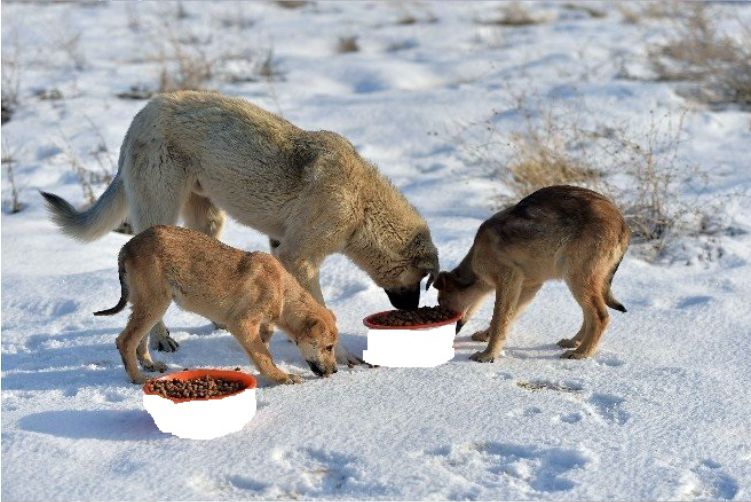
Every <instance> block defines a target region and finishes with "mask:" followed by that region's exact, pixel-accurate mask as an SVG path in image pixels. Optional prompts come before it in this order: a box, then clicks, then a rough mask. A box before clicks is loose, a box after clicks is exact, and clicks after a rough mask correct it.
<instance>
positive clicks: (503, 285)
mask: <svg viewBox="0 0 751 502" xmlns="http://www.w3.org/2000/svg"><path fill="white" fill-rule="evenodd" d="M498 279H499V280H498V281H496V292H495V307H494V308H493V318H492V319H491V320H490V328H489V329H490V342H488V346H487V347H486V348H485V350H483V351H482V352H475V353H474V354H472V355H471V356H470V359H472V360H473V361H477V362H481V363H492V362H493V361H494V360H495V358H496V357H498V355H499V354H500V353H501V350H503V345H504V343H506V333H507V331H508V328H509V326H510V325H511V323H512V321H513V319H514V310H515V309H516V305H517V304H518V303H519V297H520V294H521V290H522V276H521V273H520V272H517V271H515V270H511V269H508V271H507V272H506V273H502V274H501V276H500V277H498Z"/></svg>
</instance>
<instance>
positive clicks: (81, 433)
mask: <svg viewBox="0 0 751 502" xmlns="http://www.w3.org/2000/svg"><path fill="white" fill-rule="evenodd" d="M18 427H19V428H20V429H22V430H25V431H29V432H37V433H40V434H50V435H52V436H57V437H65V438H72V439H103V440H109V441H143V440H156V439H169V438H170V437H171V436H170V435H169V434H163V433H162V432H160V431H159V429H157V428H156V426H155V425H154V422H153V421H152V419H151V417H150V416H149V414H148V413H147V412H146V411H144V410H54V411H43V412H40V413H34V414H32V415H27V416H25V417H22V418H21V419H20V420H19V421H18Z"/></svg>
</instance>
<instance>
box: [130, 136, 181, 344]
mask: <svg viewBox="0 0 751 502" xmlns="http://www.w3.org/2000/svg"><path fill="white" fill-rule="evenodd" d="M170 158H171V157H170V155H169V152H167V151H166V148H164V147H163V146H162V147H161V148H159V147H157V149H156V150H155V151H144V152H141V155H139V157H138V161H137V165H127V166H125V172H124V176H123V181H124V183H125V187H126V189H125V192H126V194H127V198H128V210H129V217H130V221H131V224H132V225H133V231H134V233H140V232H143V231H144V230H146V229H147V228H149V227H151V226H153V225H175V224H176V223H177V219H178V216H179V214H180V209H181V208H182V207H183V201H184V200H185V199H186V198H187V196H188V194H189V187H188V180H187V179H186V177H185V176H186V175H185V169H184V168H183V167H181V166H177V165H173V164H174V161H169V160H165V159H170ZM149 337H150V338H151V344H152V346H153V347H154V348H155V349H157V350H159V351H163V352H174V351H175V350H177V347H178V346H179V344H178V343H177V342H176V341H175V340H174V339H173V338H172V337H170V336H169V331H168V330H167V327H166V326H165V325H164V322H162V320H161V319H159V321H158V322H157V323H156V324H155V325H154V327H153V328H151V331H150V332H149Z"/></svg>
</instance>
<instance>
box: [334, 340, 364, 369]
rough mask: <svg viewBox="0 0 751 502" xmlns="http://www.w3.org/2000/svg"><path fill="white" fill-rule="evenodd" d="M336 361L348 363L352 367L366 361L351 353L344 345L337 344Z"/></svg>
mask: <svg viewBox="0 0 751 502" xmlns="http://www.w3.org/2000/svg"><path fill="white" fill-rule="evenodd" d="M336 362H337V363H338V364H346V365H347V366H349V367H350V368H351V367H353V366H355V365H357V364H365V361H363V360H362V359H360V358H359V357H357V356H356V355H354V354H352V353H350V352H349V351H348V350H347V349H346V348H344V346H343V345H341V344H340V345H337V347H336Z"/></svg>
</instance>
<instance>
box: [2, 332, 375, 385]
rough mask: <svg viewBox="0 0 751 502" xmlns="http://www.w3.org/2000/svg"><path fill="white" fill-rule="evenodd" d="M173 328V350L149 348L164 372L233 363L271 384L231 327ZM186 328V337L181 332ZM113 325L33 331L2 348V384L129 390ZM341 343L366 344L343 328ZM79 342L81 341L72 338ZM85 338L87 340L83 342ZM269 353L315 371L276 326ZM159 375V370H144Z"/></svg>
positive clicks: (294, 367) (283, 363) (299, 369)
mask: <svg viewBox="0 0 751 502" xmlns="http://www.w3.org/2000/svg"><path fill="white" fill-rule="evenodd" d="M171 331H172V334H173V335H175V336H176V338H177V339H178V341H179V342H180V347H179V349H178V350H177V351H176V352H158V351H157V350H155V349H151V354H152V357H153V358H154V359H158V360H160V361H163V362H165V363H166V364H167V366H168V372H175V371H180V370H182V369H183V368H190V369H193V368H211V367H218V368H234V367H240V369H241V370H242V371H244V372H249V373H252V374H253V375H254V376H256V377H257V378H258V386H259V387H260V388H263V387H271V386H274V385H275V384H274V383H272V382H270V381H269V380H267V379H265V378H264V377H259V374H258V370H257V369H256V368H255V366H254V365H253V364H252V363H251V361H250V359H249V358H248V355H247V354H246V353H245V351H244V350H243V348H242V347H241V346H240V344H239V342H238V341H237V340H236V339H235V337H233V336H232V335H231V334H230V333H229V332H227V331H225V330H220V329H215V328H214V327H213V325H211V324H207V325H199V326H191V327H172V328H171ZM106 333H112V340H111V343H102V342H101V341H99V343H90V342H89V341H88V340H87V339H89V338H97V339H98V340H101V335H103V334H106ZM186 333H187V334H188V336H187V337H186V336H185V334H186ZM117 334H118V332H117V331H116V330H102V329H95V330H90V331H76V332H70V333H61V334H56V335H54V336H53V335H46V334H36V335H31V336H30V337H29V340H30V341H31V343H29V344H27V348H28V349H29V350H28V351H26V352H18V353H16V354H3V355H2V367H3V370H4V372H5V375H4V376H3V377H2V387H3V389H4V390H21V391H23V390H29V391H34V390H46V391H62V392H63V394H64V395H66V396H75V395H76V394H77V393H78V392H80V391H82V390H84V389H92V388H94V389H99V390H105V391H111V390H114V391H115V392H119V391H122V392H126V393H127V392H129V390H130V389H137V388H138V386H136V385H134V384H132V383H130V382H129V381H128V378H127V376H126V374H125V369H124V368H123V364H122V361H121V359H120V354H119V353H118V351H117V349H116V348H115V337H116V336H117ZM340 336H341V338H342V340H343V342H344V344H345V345H346V346H347V347H348V348H349V349H350V350H351V351H353V352H354V353H355V354H361V353H362V350H363V349H364V348H365V337H364V336H357V335H349V334H346V333H342V334H341V335H340ZM51 340H56V341H63V342H74V345H73V346H69V347H59V346H55V345H53V344H49V345H48V344H45V343H44V342H45V341H51ZM75 342H79V343H75ZM87 342H88V343H87ZM270 352H271V355H272V357H273V359H274V363H275V364H277V365H278V366H279V367H280V368H282V369H283V370H284V371H289V372H293V373H298V374H301V375H302V377H303V379H304V380H314V379H316V378H317V377H315V376H313V374H312V373H311V372H310V370H309V369H308V365H307V364H306V363H305V361H304V360H303V358H302V356H301V355H300V352H299V350H298V348H297V346H296V345H295V344H294V343H291V342H289V339H288V338H287V336H286V335H285V334H284V333H282V332H280V331H278V330H277V331H276V332H275V333H274V337H273V338H272V340H271V347H270ZM146 374H147V375H149V376H151V375H153V376H159V373H146Z"/></svg>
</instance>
